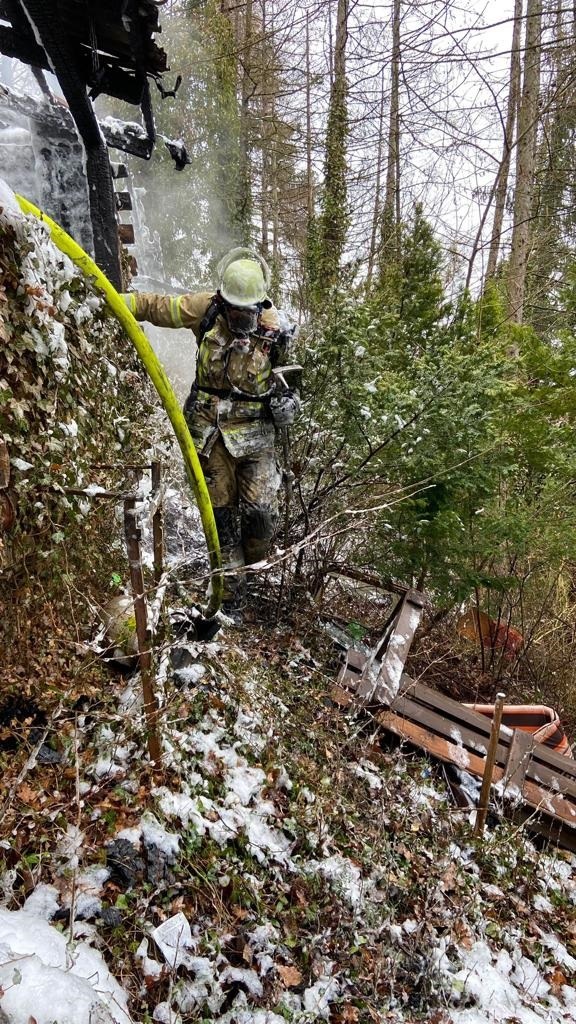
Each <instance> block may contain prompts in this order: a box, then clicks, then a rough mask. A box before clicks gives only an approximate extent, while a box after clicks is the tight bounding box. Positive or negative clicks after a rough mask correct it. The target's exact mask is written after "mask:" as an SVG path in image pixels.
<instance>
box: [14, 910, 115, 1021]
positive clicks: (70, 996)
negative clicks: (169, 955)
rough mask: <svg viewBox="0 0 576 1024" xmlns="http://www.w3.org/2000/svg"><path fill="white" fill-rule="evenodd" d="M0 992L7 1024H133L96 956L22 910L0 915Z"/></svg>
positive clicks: (112, 979)
mask: <svg viewBox="0 0 576 1024" xmlns="http://www.w3.org/2000/svg"><path fill="white" fill-rule="evenodd" d="M0 991H1V992H2V995H1V996H0V1010H2V1011H3V1013H4V1014H5V1015H6V1016H7V1018H8V1020H9V1021H10V1024H29V1021H30V1018H33V1019H35V1020H36V1022H37V1024H53V1022H54V1021H58V1024H94V1022H95V1021H98V1024H131V1017H130V1014H129V1013H128V1000H127V994H126V992H125V991H124V989H123V988H122V987H121V986H120V985H119V984H118V982H117V981H116V979H115V978H114V977H113V976H112V975H111V974H110V971H109V970H108V968H107V966H106V964H105V962H104V960H103V959H102V957H101V955H100V953H98V952H97V950H95V949H92V948H91V947H90V946H88V945H87V944H86V943H84V942H76V943H70V944H69V943H67V941H66V937H65V936H64V935H63V934H62V933H61V932H59V931H57V930H56V928H53V927H52V926H51V925H50V924H48V923H47V922H46V921H44V920H43V919H42V918H41V917H37V916H36V915H35V914H33V913H30V912H29V911H26V910H16V911H9V910H3V909H0Z"/></svg>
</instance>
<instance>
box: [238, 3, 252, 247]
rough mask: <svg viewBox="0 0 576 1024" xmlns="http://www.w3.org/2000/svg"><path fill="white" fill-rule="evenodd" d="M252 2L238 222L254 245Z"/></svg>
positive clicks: (247, 17)
mask: <svg viewBox="0 0 576 1024" xmlns="http://www.w3.org/2000/svg"><path fill="white" fill-rule="evenodd" d="M252 12H253V7H252V0H246V6H245V11H244V33H243V46H242V59H241V66H242V80H241V86H242V101H241V105H240V175H239V177H240V180H239V182H238V221H239V227H240V230H241V233H242V241H243V242H245V243H248V242H249V241H250V214H251V207H252V188H251V173H250V171H251V167H250V149H251V139H250V135H251V132H250V102H251V100H252V97H253V95H254V82H253V76H252V43H253V40H252Z"/></svg>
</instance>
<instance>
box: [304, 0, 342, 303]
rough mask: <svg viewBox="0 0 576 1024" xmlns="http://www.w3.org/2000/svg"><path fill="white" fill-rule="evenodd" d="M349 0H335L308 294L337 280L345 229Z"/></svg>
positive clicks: (322, 290) (321, 290)
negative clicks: (321, 183) (316, 227)
mask: <svg viewBox="0 0 576 1024" xmlns="http://www.w3.org/2000/svg"><path fill="white" fill-rule="evenodd" d="M348 5H349V0H338V15H337V21H336V40H335V44H334V81H333V86H332V89H331V90H330V103H329V107H328V124H327V127H326V151H325V159H324V190H323V196H322V214H321V216H320V219H319V232H318V249H317V255H316V258H315V267H314V269H313V272H312V279H311V292H312V295H311V298H312V301H315V300H316V299H317V298H318V297H319V296H320V294H325V293H326V291H327V290H329V289H330V288H333V287H335V286H336V285H337V284H338V281H339V276H340V265H341V258H342V253H343V251H344V245H345V243H346V234H347V230H348V193H347V174H346V172H347V165H346V144H347V140H348V83H347V79H346V46H347V42H348Z"/></svg>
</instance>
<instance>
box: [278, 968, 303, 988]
mask: <svg viewBox="0 0 576 1024" xmlns="http://www.w3.org/2000/svg"><path fill="white" fill-rule="evenodd" d="M276 970H277V971H278V974H279V975H280V977H281V978H282V981H283V982H284V984H285V985H286V988H294V987H295V986H296V985H299V984H300V983H301V981H302V975H301V974H300V971H299V970H298V968H297V967H289V966H288V965H285V964H277V965H276Z"/></svg>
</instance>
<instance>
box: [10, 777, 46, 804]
mask: <svg viewBox="0 0 576 1024" xmlns="http://www.w3.org/2000/svg"><path fill="white" fill-rule="evenodd" d="M16 792H17V794H18V796H19V798H20V800H23V801H24V803H25V804H35V803H36V801H37V800H38V797H39V796H40V794H41V792H42V791H41V790H36V789H32V787H31V786H29V785H28V783H27V782H23V783H22V785H21V786H18V789H17V791H16Z"/></svg>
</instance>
